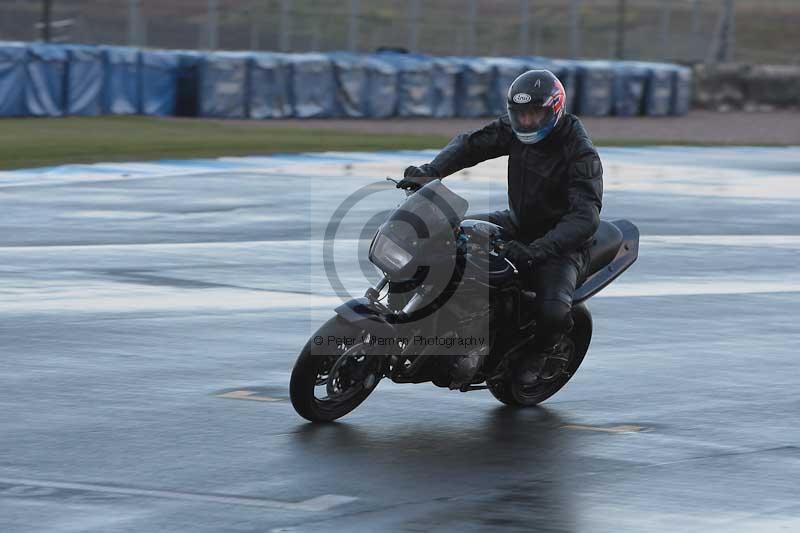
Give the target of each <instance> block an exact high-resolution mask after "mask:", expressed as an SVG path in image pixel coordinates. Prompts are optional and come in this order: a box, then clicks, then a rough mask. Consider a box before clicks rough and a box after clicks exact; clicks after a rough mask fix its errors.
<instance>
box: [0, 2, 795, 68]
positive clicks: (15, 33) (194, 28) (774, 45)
mask: <svg viewBox="0 0 800 533" xmlns="http://www.w3.org/2000/svg"><path fill="white" fill-rule="evenodd" d="M48 3H49V4H50V9H49V16H44V15H43V14H44V11H45V10H44V9H43V6H45V5H47V4H48ZM44 19H49V20H50V23H49V25H44V24H42V20H44ZM797 27H800V2H798V1H797V0H427V1H422V0H338V1H337V0H169V1H168V2H164V1H160V0H49V2H48V1H47V0H0V40H35V39H41V38H42V37H43V35H44V34H45V33H49V37H50V39H51V40H53V41H55V42H69V43H95V44H98V43H106V44H131V45H138V46H149V47H156V48H189V49H195V48H197V49H227V50H276V51H287V52H288V51H291V52H304V51H313V50H318V51H330V50H352V51H361V52H365V51H372V50H374V49H376V48H379V47H397V48H404V49H408V50H409V51H414V52H420V53H426V54H437V55H480V56H485V55H491V56H505V55H542V56H549V57H563V58H578V57H582V58H592V59H605V58H624V59H641V60H659V61H680V62H695V61H717V60H734V61H742V62H752V63H800V32H797V30H796V28H797Z"/></svg>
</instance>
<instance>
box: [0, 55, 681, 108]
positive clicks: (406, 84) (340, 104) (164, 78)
mask: <svg viewBox="0 0 800 533" xmlns="http://www.w3.org/2000/svg"><path fill="white" fill-rule="evenodd" d="M540 68H547V69H549V70H552V71H553V73H554V74H555V75H556V76H558V78H559V79H560V80H561V81H562V83H563V84H564V87H565V89H566V91H567V102H566V105H567V110H568V111H570V112H573V113H576V114H579V115H586V116H606V115H610V114H613V115H616V116H635V115H640V114H642V115H648V116H665V115H682V114H686V113H687V112H688V111H689V106H690V104H691V100H692V70H691V69H689V68H686V67H681V66H678V65H671V64H664V63H645V62H625V61H622V62H611V61H571V60H554V59H549V58H543V57H515V58H493V57H477V58H476V57H452V56H446V57H431V56H424V55H417V54H404V53H400V52H380V53H376V54H353V53H347V52H334V53H329V54H318V53H308V54H281V53H267V52H198V51H179V50H171V51H168V50H140V49H136V48H127V47H117V46H99V47H94V46H79V45H48V44H41V43H4V42H0V116H62V115H87V116H94V115H99V114H115V115H126V114H145V115H158V116H169V115H178V116H206V117H220V118H253V119H269V118H288V117H295V118H327V117H347V118H389V117H395V116H398V117H436V118H447V117H453V116H457V117H465V118H478V117H490V116H497V115H500V114H503V113H505V101H506V94H507V90H508V86H509V85H510V84H511V82H512V81H513V80H514V78H516V77H517V76H518V75H519V74H521V73H522V72H524V71H526V70H530V69H540Z"/></svg>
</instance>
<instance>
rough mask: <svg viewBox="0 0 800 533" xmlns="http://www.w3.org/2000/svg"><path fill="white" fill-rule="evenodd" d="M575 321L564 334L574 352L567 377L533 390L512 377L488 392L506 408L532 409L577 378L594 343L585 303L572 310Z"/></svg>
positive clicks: (540, 385) (564, 376) (536, 386)
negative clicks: (590, 344) (576, 374)
mask: <svg viewBox="0 0 800 533" xmlns="http://www.w3.org/2000/svg"><path fill="white" fill-rule="evenodd" d="M572 319H573V321H574V323H575V325H574V326H573V328H572V330H570V331H569V333H567V334H565V335H564V340H563V341H562V342H565V343H567V345H568V347H569V349H570V350H571V351H572V354H571V356H570V358H569V363H567V366H566V368H565V371H566V373H565V374H562V375H561V376H560V377H558V378H556V379H555V380H553V381H550V382H547V383H542V384H539V385H534V386H532V387H521V386H520V385H518V384H517V383H516V382H515V381H514V380H513V378H511V377H509V378H507V379H506V380H504V381H500V382H496V383H494V384H492V385H490V386H489V391H490V392H491V393H492V395H493V396H494V397H495V398H497V399H498V400H500V401H501V402H503V403H504V404H506V405H511V406H515V407H532V406H534V405H538V404H540V403H542V402H543V401H545V400H547V399H548V398H550V397H551V396H553V395H554V394H555V393H557V392H558V391H560V390H561V389H562V388H563V387H564V385H566V384H567V382H568V381H569V380H570V379H571V378H572V376H573V375H575V372H577V370H578V367H580V366H581V363H582V362H583V359H584V357H585V356H586V352H587V350H588V349H589V343H590V342H591V340H592V315H591V314H590V313H589V309H588V308H587V307H586V306H585V305H584V304H578V305H576V306H575V307H573V308H572Z"/></svg>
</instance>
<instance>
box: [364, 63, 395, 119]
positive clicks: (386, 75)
mask: <svg viewBox="0 0 800 533" xmlns="http://www.w3.org/2000/svg"><path fill="white" fill-rule="evenodd" d="M364 61H366V62H367V65H368V66H369V69H368V73H369V88H368V90H367V114H368V116H369V117H370V118H389V117H393V116H395V115H396V114H397V101H398V98H399V96H398V88H397V86H398V84H397V76H398V73H397V68H396V67H395V66H394V65H392V64H391V63H389V62H388V61H383V60H381V59H380V58H378V57H371V56H365V57H364Z"/></svg>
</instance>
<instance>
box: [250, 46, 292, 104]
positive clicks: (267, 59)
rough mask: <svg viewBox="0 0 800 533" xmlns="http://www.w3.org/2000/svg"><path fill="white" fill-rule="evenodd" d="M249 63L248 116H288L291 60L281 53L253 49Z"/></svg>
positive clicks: (290, 94)
mask: <svg viewBox="0 0 800 533" xmlns="http://www.w3.org/2000/svg"><path fill="white" fill-rule="evenodd" d="M250 67H251V71H250V88H249V89H248V94H249V95H250V118H254V119H266V118H288V117H291V116H292V87H291V85H292V63H291V60H290V59H289V58H288V57H287V56H286V55H285V54H270V53H267V52H263V53H256V54H253V58H252V61H251V62H250Z"/></svg>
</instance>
